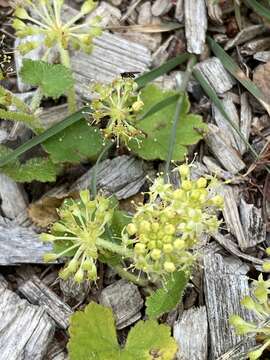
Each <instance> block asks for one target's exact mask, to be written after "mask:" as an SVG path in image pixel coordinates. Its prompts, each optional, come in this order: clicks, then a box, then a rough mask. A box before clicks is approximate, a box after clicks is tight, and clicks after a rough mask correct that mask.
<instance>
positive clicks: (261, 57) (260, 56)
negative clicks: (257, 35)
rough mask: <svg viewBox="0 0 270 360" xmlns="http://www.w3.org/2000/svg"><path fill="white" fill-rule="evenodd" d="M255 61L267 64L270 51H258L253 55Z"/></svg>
mask: <svg viewBox="0 0 270 360" xmlns="http://www.w3.org/2000/svg"><path fill="white" fill-rule="evenodd" d="M253 57H254V59H255V60H258V61H261V62H268V61H270V51H259V52H257V53H256V54H254V55H253Z"/></svg>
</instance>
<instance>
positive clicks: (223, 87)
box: [196, 57, 235, 94]
mask: <svg viewBox="0 0 270 360" xmlns="http://www.w3.org/2000/svg"><path fill="white" fill-rule="evenodd" d="M196 69H197V70H199V71H200V72H201V74H202V75H203V76H204V77H205V78H206V80H208V82H209V83H210V85H212V87H213V88H214V89H215V90H216V92H217V93H218V94H224V93H225V92H226V91H228V90H230V89H231V88H232V87H233V85H234V84H235V80H234V79H233V78H232V77H231V75H230V74H229V73H228V72H227V70H226V69H225V68H224V66H223V65H222V63H221V61H220V60H219V59H218V58H217V57H211V58H209V59H207V60H204V61H202V62H200V63H198V64H197V65H196Z"/></svg>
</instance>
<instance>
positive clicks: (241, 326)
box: [229, 315, 256, 335]
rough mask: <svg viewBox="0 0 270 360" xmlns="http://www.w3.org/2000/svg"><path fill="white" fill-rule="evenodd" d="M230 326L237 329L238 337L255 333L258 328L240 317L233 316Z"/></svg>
mask: <svg viewBox="0 0 270 360" xmlns="http://www.w3.org/2000/svg"><path fill="white" fill-rule="evenodd" d="M229 321H230V324H231V325H232V326H234V327H235V330H236V332H237V334H238V335H244V334H247V333H248V332H249V331H254V330H255V329H256V326H255V325H253V324H251V323H249V322H247V321H245V320H244V319H242V318H241V316H239V315H232V316H231V317H230V320H229Z"/></svg>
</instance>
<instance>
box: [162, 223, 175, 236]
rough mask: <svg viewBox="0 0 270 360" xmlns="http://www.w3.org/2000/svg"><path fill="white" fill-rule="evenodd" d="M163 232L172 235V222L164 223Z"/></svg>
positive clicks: (173, 231)
mask: <svg viewBox="0 0 270 360" xmlns="http://www.w3.org/2000/svg"><path fill="white" fill-rule="evenodd" d="M164 232H165V234H168V235H173V234H174V233H175V226H174V225H172V224H168V225H165V227H164Z"/></svg>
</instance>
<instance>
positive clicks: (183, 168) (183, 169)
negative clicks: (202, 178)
mask: <svg viewBox="0 0 270 360" xmlns="http://www.w3.org/2000/svg"><path fill="white" fill-rule="evenodd" d="M178 169H179V173H180V175H181V178H188V177H189V174H190V169H189V166H188V165H187V164H183V165H180V166H179V167H178Z"/></svg>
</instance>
